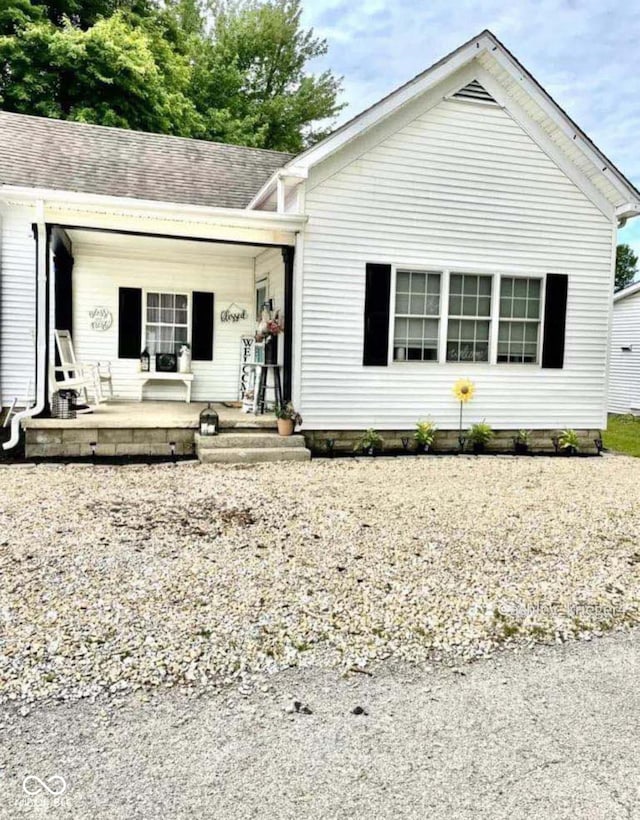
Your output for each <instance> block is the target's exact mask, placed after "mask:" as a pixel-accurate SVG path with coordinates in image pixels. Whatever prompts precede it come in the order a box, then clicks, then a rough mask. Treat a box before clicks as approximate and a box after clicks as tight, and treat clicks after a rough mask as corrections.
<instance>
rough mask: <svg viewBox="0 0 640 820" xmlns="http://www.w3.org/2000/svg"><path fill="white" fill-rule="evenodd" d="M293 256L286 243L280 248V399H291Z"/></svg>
mask: <svg viewBox="0 0 640 820" xmlns="http://www.w3.org/2000/svg"><path fill="white" fill-rule="evenodd" d="M293 257H294V249H293V248H292V247H291V246H289V245H286V246H284V247H283V248H282V260H283V262H284V321H285V332H284V362H283V371H284V372H283V380H282V394H283V395H282V399H283V401H291V374H292V370H293Z"/></svg>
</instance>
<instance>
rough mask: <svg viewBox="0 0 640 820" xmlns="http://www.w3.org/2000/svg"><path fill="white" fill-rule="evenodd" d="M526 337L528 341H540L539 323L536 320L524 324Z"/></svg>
mask: <svg viewBox="0 0 640 820" xmlns="http://www.w3.org/2000/svg"><path fill="white" fill-rule="evenodd" d="M524 338H525V341H527V342H537V341H538V325H537V323H534V322H527V324H526V325H525V326H524Z"/></svg>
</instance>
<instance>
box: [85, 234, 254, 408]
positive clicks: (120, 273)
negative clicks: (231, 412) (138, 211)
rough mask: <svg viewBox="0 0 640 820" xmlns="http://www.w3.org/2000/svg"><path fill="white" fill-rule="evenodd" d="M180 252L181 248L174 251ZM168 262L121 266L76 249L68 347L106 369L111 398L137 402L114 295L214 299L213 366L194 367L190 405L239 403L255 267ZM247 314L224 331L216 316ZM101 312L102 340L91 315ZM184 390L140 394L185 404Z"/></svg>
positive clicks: (157, 387) (237, 260) (109, 257)
mask: <svg viewBox="0 0 640 820" xmlns="http://www.w3.org/2000/svg"><path fill="white" fill-rule="evenodd" d="M177 244H178V245H179V243H177ZM177 253H178V254H180V255H176V256H173V257H171V256H170V257H167V256H166V255H163V256H162V257H160V256H158V257H154V256H153V255H150V254H145V255H144V256H134V257H131V258H127V257H126V256H121V255H118V254H113V253H111V252H110V253H109V254H104V253H100V252H98V251H96V250H95V249H89V248H87V249H83V248H82V246H80V247H77V246H75V245H74V258H75V264H74V269H73V311H74V320H73V321H74V329H73V333H74V344H75V349H76V355H77V357H78V359H80V360H83V359H84V360H86V361H89V360H92V361H95V360H103V361H111V363H112V372H113V383H114V392H115V393H116V396H117V397H118V398H122V399H136V398H137V397H138V389H139V388H138V382H137V380H136V373H137V372H138V369H139V362H138V361H137V360H134V359H118V288H119V287H139V288H143V289H144V288H146V289H149V290H158V291H167V292H180V293H184V292H190V291H193V290H202V291H213V293H214V294H215V306H214V311H215V319H214V343H213V361H211V362H193V372H194V375H195V379H194V381H193V386H192V400H194V401H214V400H215V401H234V400H236V399H237V398H238V381H239V376H238V374H239V367H240V337H241V336H242V335H243V334H247V333H250V332H252V331H253V329H254V326H255V323H254V320H253V305H254V302H255V295H254V274H253V268H254V260H253V258H252V257H250V256H244V257H242V256H238V257H236V256H233V255H231V254H225V255H224V256H220V257H216V256H215V254H214V253H213V252H209V253H204V252H203V254H202V255H201V256H196V255H189V256H188V257H186V256H185V254H184V252H182V253H181V252H180V251H179V250H178V251H177ZM234 302H235V303H236V304H237V305H238V306H240V307H243V308H245V309H246V310H247V319H246V320H243V321H240V322H228V323H223V322H221V320H220V312H221V311H222V310H224V309H225V308H227V307H229V306H230V305H231V304H232V303H234ZM97 306H105V307H107V308H108V309H109V310H110V311H111V313H112V314H113V320H114V321H113V326H112V327H111V329H110V330H108V331H105V332H100V331H96V330H93V329H92V328H91V320H90V318H89V311H90V310H91V309H92V308H94V307H97ZM184 393H185V391H184V386H183V385H171V384H162V383H159V382H153V383H150V384H148V385H147V386H145V391H144V396H145V398H149V399H177V400H180V399H184Z"/></svg>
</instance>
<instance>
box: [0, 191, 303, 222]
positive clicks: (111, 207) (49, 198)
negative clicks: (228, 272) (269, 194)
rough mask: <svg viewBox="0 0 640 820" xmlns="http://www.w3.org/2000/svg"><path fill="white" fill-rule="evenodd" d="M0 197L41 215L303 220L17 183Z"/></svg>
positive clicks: (198, 219)
mask: <svg viewBox="0 0 640 820" xmlns="http://www.w3.org/2000/svg"><path fill="white" fill-rule="evenodd" d="M0 200H3V201H6V202H11V203H16V204H34V203H35V202H42V203H43V205H44V207H45V217H46V211H47V210H65V209H73V208H77V209H81V208H85V209H86V210H87V211H88V212H90V213H103V214H104V213H109V212H112V211H118V213H119V214H121V215H124V216H136V215H137V216H156V217H162V216H166V217H167V218H168V219H170V220H171V221H176V222H201V223H207V224H215V225H227V226H230V227H245V228H246V227H251V228H265V229H272V230H281V231H287V230H288V231H296V230H300V229H302V228H303V226H304V224H305V222H306V217H304V216H300V215H299V214H276V213H273V212H272V211H248V210H246V209H244V208H218V207H209V206H206V205H185V204H182V203H179V202H159V201H156V200H149V199H134V198H133V197H116V196H102V195H99V194H83V193H77V192H74V191H59V190H55V189H48V188H29V187H25V186H18V185H0Z"/></svg>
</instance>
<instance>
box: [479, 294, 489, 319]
mask: <svg viewBox="0 0 640 820" xmlns="http://www.w3.org/2000/svg"><path fill="white" fill-rule="evenodd" d="M490 315H491V297H490V296H480V297H479V298H478V316H490Z"/></svg>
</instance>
